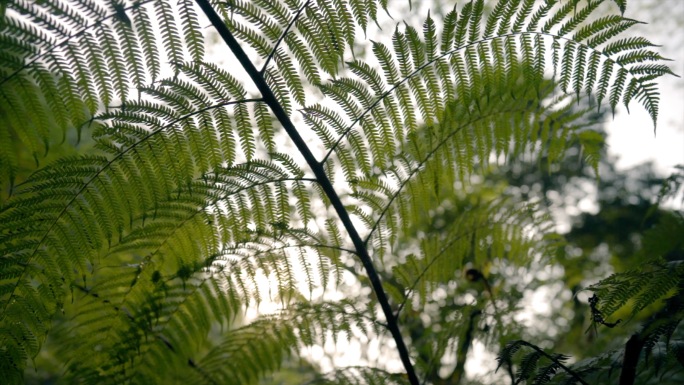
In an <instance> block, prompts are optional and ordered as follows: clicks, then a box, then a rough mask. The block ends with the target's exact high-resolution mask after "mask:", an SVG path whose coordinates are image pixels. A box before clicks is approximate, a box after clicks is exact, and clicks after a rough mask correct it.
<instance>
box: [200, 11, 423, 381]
mask: <svg viewBox="0 0 684 385" xmlns="http://www.w3.org/2000/svg"><path fill="white" fill-rule="evenodd" d="M195 1H196V2H197V4H198V5H199V6H200V8H201V9H202V11H203V12H204V13H205V14H206V15H207V18H209V21H210V22H211V24H212V25H213V26H214V28H216V31H217V32H218V33H219V35H220V36H221V38H222V39H223V41H224V42H225V43H226V44H227V45H228V47H229V48H230V50H231V51H232V53H233V55H235V57H236V58H237V59H238V61H239V62H240V64H241V65H242V67H243V68H244V69H245V71H247V74H248V75H249V77H250V78H251V79H252V81H253V82H254V84H255V85H256V86H257V88H258V89H259V91H260V92H261V94H262V96H263V100H264V102H265V103H266V104H267V105H268V106H269V107H270V108H271V110H272V111H273V114H274V115H275V117H276V118H277V119H278V121H279V122H280V124H281V125H282V126H283V129H284V130H285V132H287V134H288V136H289V137H290V139H291V140H292V142H293V143H294V144H295V146H297V149H298V150H299V152H300V153H301V154H302V156H303V157H304V160H306V163H307V164H308V165H309V167H310V168H311V171H313V173H314V175H315V176H316V179H317V180H318V183H319V184H320V186H321V189H323V191H324V192H325V194H326V196H327V197H328V199H329V200H330V203H331V205H332V206H333V208H334V209H335V211H336V212H337V215H338V216H339V218H340V220H341V221H342V223H343V224H344V227H345V229H346V230H347V233H348V234H349V237H350V238H351V240H352V243H353V244H354V248H355V249H356V251H357V254H358V256H359V259H360V260H361V263H362V264H363V267H364V268H365V270H366V274H368V279H369V280H370V282H371V285H372V286H373V290H374V291H375V295H376V296H377V298H378V302H379V303H380V306H381V307H382V311H383V313H384V314H385V318H386V319H387V329H388V330H389V331H390V333H391V334H392V338H393V339H394V342H395V343H396V345H397V351H398V353H399V357H400V358H401V362H402V364H403V365H404V368H405V369H406V374H407V376H408V379H409V382H410V383H411V385H419V384H420V382H419V381H418V377H417V376H416V372H415V370H414V369H413V364H412V363H411V358H410V356H409V352H408V348H407V347H406V344H405V343H404V339H403V337H402V335H401V331H400V330H399V325H398V324H397V320H396V318H395V317H394V314H392V308H391V306H390V304H389V300H388V298H387V294H386V293H385V290H384V289H383V288H382V283H381V282H380V277H379V276H378V273H377V271H376V270H375V266H373V262H372V261H371V257H370V255H369V254H368V249H366V246H365V244H364V242H363V240H362V239H361V236H360V235H359V233H358V232H357V231H356V228H355V227H354V224H353V223H352V221H351V218H350V217H349V213H348V212H347V209H346V208H345V207H344V204H343V203H342V200H340V197H339V196H338V195H337V192H336V191H335V189H334V188H333V185H332V183H331V182H330V179H329V178H328V175H327V174H326V173H325V169H324V168H323V166H322V164H321V163H320V162H318V161H317V160H316V158H315V157H314V155H313V153H311V150H310V149H309V147H308V146H307V144H306V142H305V141H304V139H303V138H302V137H301V136H300V135H299V132H297V129H296V128H295V126H294V124H293V123H292V120H290V117H289V116H288V115H287V113H286V112H285V110H284V109H283V107H282V105H281V104H280V103H279V102H278V100H277V99H276V97H275V95H274V94H273V91H272V90H271V87H269V85H268V84H267V83H266V80H264V77H263V76H262V75H261V73H260V72H259V70H257V69H256V67H255V66H254V64H253V63H252V61H251V60H250V59H249V57H248V56H247V54H246V53H245V51H244V50H243V49H242V47H240V44H239V43H238V41H237V40H236V39H235V37H233V34H232V33H231V32H230V30H229V29H228V28H227V27H226V25H225V24H224V23H223V20H221V17H220V16H219V15H218V14H217V13H216V11H215V10H214V8H213V7H212V6H211V4H209V1H208V0H195Z"/></svg>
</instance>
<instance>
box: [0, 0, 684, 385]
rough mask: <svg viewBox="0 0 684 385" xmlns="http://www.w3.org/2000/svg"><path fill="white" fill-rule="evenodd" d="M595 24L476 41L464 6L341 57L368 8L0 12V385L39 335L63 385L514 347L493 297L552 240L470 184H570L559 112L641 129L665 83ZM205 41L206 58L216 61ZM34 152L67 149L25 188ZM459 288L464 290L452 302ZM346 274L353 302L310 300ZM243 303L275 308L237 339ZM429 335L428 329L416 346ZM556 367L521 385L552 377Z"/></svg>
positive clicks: (502, 5)
mask: <svg viewBox="0 0 684 385" xmlns="http://www.w3.org/2000/svg"><path fill="white" fill-rule="evenodd" d="M615 3H616V4H617V5H618V6H619V7H620V9H621V10H622V11H624V7H625V2H624V1H616V2H615ZM601 6H608V5H603V2H601V1H590V2H586V3H584V2H580V3H578V2H555V1H547V2H545V3H540V4H535V1H531V0H530V1H515V2H510V1H501V2H499V3H497V4H495V5H494V7H493V8H492V10H491V14H489V16H485V14H484V2H483V1H473V2H469V3H467V4H465V5H464V6H463V7H462V8H458V9H454V10H452V11H450V12H448V13H446V14H445V15H444V17H443V18H440V19H438V20H435V19H433V17H431V16H430V14H428V15H427V17H426V18H424V22H423V24H422V27H421V28H418V29H417V28H415V27H412V26H411V25H409V24H406V25H403V26H398V27H397V28H396V29H395V30H394V31H393V32H392V31H389V32H387V31H385V32H383V33H387V34H388V35H389V34H391V41H387V42H383V41H380V40H369V43H368V44H367V45H366V46H367V48H368V49H367V50H364V49H363V46H359V45H357V41H358V40H359V39H361V34H360V32H364V34H366V35H370V34H373V33H374V32H373V31H372V30H374V29H375V24H377V23H378V19H379V18H382V17H385V16H384V15H383V11H386V9H387V2H378V3H376V2H373V1H368V2H361V1H350V2H346V1H342V0H339V1H306V2H298V1H289V0H287V1H282V2H276V1H272V0H264V1H254V2H240V1H228V2H211V3H210V2H208V1H204V0H198V1H196V4H195V3H193V2H191V1H187V0H180V1H178V2H177V3H175V4H170V3H169V2H166V1H152V0H150V1H135V2H130V3H124V2H120V1H103V2H98V1H84V2H74V3H71V2H62V1H54V2H37V3H25V2H21V1H16V2H14V1H13V2H9V3H8V4H7V7H2V8H1V9H2V16H3V17H2V24H1V26H0V27H1V29H0V30H1V31H2V33H1V34H0V36H1V37H0V39H2V42H3V44H2V51H1V55H0V69H1V70H2V71H1V72H0V75H1V76H2V80H1V81H0V87H1V88H0V92H1V95H2V98H3V104H2V105H0V110H1V111H0V117H1V118H2V119H3V120H2V125H1V126H0V127H2V132H1V133H0V135H1V137H2V138H3V139H4V140H3V141H2V142H1V143H2V144H0V154H2V158H1V160H2V161H1V162H0V167H1V169H2V170H3V179H2V181H3V182H2V183H4V185H3V186H5V191H6V193H5V194H6V195H3V201H2V208H1V211H0V226H1V227H0V237H1V238H0V251H1V252H2V255H3V265H2V275H1V276H0V280H1V283H2V285H1V286H0V299H1V302H0V306H2V313H1V314H0V339H1V340H2V344H1V345H0V365H2V366H1V367H0V373H1V374H2V378H3V380H4V381H5V382H8V383H15V382H21V381H22V376H23V372H24V368H25V366H26V363H27V361H30V360H32V359H33V358H34V357H36V355H37V354H38V353H39V352H40V351H41V349H42V346H43V345H44V341H45V338H46V337H47V336H48V335H49V336H50V338H54V339H55V343H58V344H59V345H60V350H59V354H58V355H57V357H59V359H60V360H62V362H64V368H65V370H64V373H63V375H62V380H63V381H65V382H76V381H79V382H84V383H126V382H131V383H157V382H183V383H187V382H203V383H205V382H209V383H240V384H245V383H254V382H257V381H258V380H259V378H261V377H263V376H264V375H266V374H268V373H272V372H274V371H277V370H278V368H279V367H280V365H281V363H282V362H283V361H284V360H285V359H286V357H288V356H289V355H291V354H293V353H295V352H296V351H297V349H298V348H300V347H302V346H307V345H309V346H310V345H314V344H321V343H323V342H324V341H325V340H326V339H330V338H339V336H340V335H341V334H344V333H347V334H351V333H354V332H355V331H361V332H362V333H363V334H364V335H366V336H368V337H370V338H383V339H387V340H391V341H392V345H393V347H394V348H393V349H391V350H388V351H387V352H388V353H392V354H393V355H394V356H395V357H396V360H397V361H398V362H401V364H402V366H403V372H404V373H405V374H392V373H389V371H395V370H393V369H392V368H391V367H389V366H388V367H374V366H361V367H352V368H336V370H334V371H332V372H330V373H327V374H326V375H325V376H324V377H321V378H318V379H316V381H318V382H326V381H330V382H334V383H339V382H352V383H353V382H373V381H375V382H378V381H381V382H385V383H389V382H407V381H408V382H409V383H411V384H418V383H419V382H420V379H429V380H431V381H432V382H438V380H439V378H437V377H436V376H435V374H434V373H433V372H434V370H435V362H437V361H438V360H442V359H443V358H444V356H445V355H448V354H449V352H453V351H455V352H457V353H456V355H457V358H463V357H458V355H459V354H460V355H461V356H463V354H464V353H465V352H466V351H467V345H468V344H467V343H465V344H464V341H465V342H469V341H468V340H469V339H470V338H472V336H473V335H474V334H473V333H475V331H476V327H477V328H479V329H478V333H479V330H481V331H482V332H483V333H482V334H481V335H482V336H483V337H484V338H483V340H484V341H485V342H486V343H487V344H488V345H491V347H492V349H493V350H496V346H497V345H499V341H504V340H508V339H511V337H517V336H518V335H520V333H521V329H520V327H519V326H518V325H517V324H516V323H515V322H514V318H513V317H512V314H513V313H512V312H513V310H515V304H516V300H517V296H518V294H517V293H516V292H515V291H513V292H510V293H512V295H510V296H508V295H503V294H502V293H504V292H505V291H504V290H503V288H505V285H504V284H505V283H506V282H512V281H511V280H512V277H508V276H506V275H505V274H504V273H502V272H506V271H507V268H509V267H513V266H516V265H518V264H524V263H527V262H529V261H540V260H541V258H542V256H549V255H551V253H550V251H551V250H554V249H555V247H556V246H558V244H559V242H558V241H559V237H558V236H557V235H555V234H553V233H552V232H550V225H551V222H550V221H549V218H548V217H547V216H545V212H544V210H543V208H542V207H541V206H540V205H539V204H537V203H535V202H528V204H525V205H520V204H519V202H517V201H516V200H515V199H513V198H512V197H510V196H508V195H507V194H503V193H502V191H503V189H502V188H503V186H500V185H496V184H495V183H491V182H490V181H489V180H488V179H487V178H488V177H489V175H491V174H492V173H493V170H496V169H497V168H498V167H499V166H500V165H501V164H509V165H511V164H516V163H518V162H519V161H521V160H522V159H544V161H545V162H548V164H556V163H557V162H560V161H562V160H563V159H564V156H565V154H566V151H567V150H568V149H569V148H571V147H572V146H573V145H575V146H579V148H581V150H582V151H581V154H583V157H584V159H585V160H586V161H588V162H589V164H591V165H593V166H594V167H596V166H597V164H598V163H597V162H598V155H599V152H600V151H599V150H600V146H599V144H600V141H601V140H600V136H597V135H596V134H595V133H593V132H592V131H591V124H592V122H591V121H590V120H587V119H586V116H587V113H589V111H593V110H594V109H593V107H592V108H591V109H583V108H577V107H575V104H574V103H575V100H576V99H578V98H580V97H583V96H584V95H586V94H588V93H590V92H591V91H592V90H595V96H596V99H597V101H598V104H601V102H604V101H605V102H608V104H609V105H610V106H611V107H612V108H613V109H614V108H615V107H616V106H617V105H618V104H619V103H624V104H625V105H629V103H630V101H632V100H636V101H638V102H640V103H641V104H642V105H644V106H645V108H646V110H647V111H648V112H649V114H651V116H652V118H653V120H654V122H655V120H656V118H657V113H658V93H657V89H656V85H655V83H654V82H655V80H656V79H657V78H659V77H660V76H662V75H666V74H671V72H670V70H669V69H668V68H667V67H665V66H664V65H662V64H661V63H660V62H661V60H662V57H660V55H658V54H657V53H656V52H654V51H652V50H651V49H650V48H649V47H651V46H653V44H651V43H650V42H649V41H647V40H646V39H643V38H640V37H629V36H627V37H621V36H620V33H622V32H623V31H625V30H627V29H628V28H629V27H630V26H632V25H634V24H636V21H634V20H631V19H626V18H623V17H621V16H617V15H613V16H607V17H599V18H592V17H591V16H592V15H593V14H595V12H597V9H599V8H600V7H601ZM198 14H200V15H203V16H202V17H198ZM205 17H206V19H207V20H208V22H209V23H210V24H211V26H212V27H213V28H212V29H211V31H213V30H215V31H216V32H218V40H220V41H222V42H223V43H225V45H226V46H227V47H228V49H225V50H219V51H218V52H217V53H216V58H217V59H214V55H207V54H206V52H205V45H204V41H205V39H206V38H207V37H210V38H216V36H215V35H210V36H205V35H208V34H209V32H207V30H206V29H203V28H201V25H202V24H204V23H205ZM421 29H422V30H421ZM156 30H158V31H159V33H156V32H155V31H156ZM236 38H237V39H239V41H240V42H242V45H241V44H240V42H239V41H238V40H237V39H236ZM245 49H246V51H247V52H245ZM228 50H229V51H230V52H231V53H232V55H233V56H234V58H235V60H233V61H230V60H229V62H228V63H226V62H224V61H222V60H223V57H225V56H227V55H226V53H227V52H228ZM547 56H548V57H547ZM547 59H550V60H547ZM547 62H548V63H547ZM238 67H239V68H242V70H243V71H244V72H245V75H242V74H237V70H236V68H238ZM547 69H548V70H549V71H550V70H553V72H554V74H556V75H557V77H556V81H557V85H558V86H559V88H560V89H561V90H563V91H567V92H568V93H569V95H563V94H554V93H553V90H554V89H555V88H554V87H555V86H556V83H553V82H549V81H547V80H546V79H545V75H546V70H547ZM247 79H249V80H247ZM59 133H61V134H62V136H64V137H69V136H77V137H81V136H85V137H87V138H89V139H88V140H89V141H88V143H90V140H92V143H93V145H92V148H86V149H84V153H83V154H82V155H77V156H62V154H60V153H57V154H55V155H54V156H55V157H56V160H55V161H53V162H51V163H50V164H49V165H47V166H43V167H41V166H40V165H39V161H40V160H41V158H43V154H45V153H48V154H49V153H50V149H51V147H54V146H53V144H54V141H55V136H58V135H57V134H59ZM74 133H76V135H74ZM287 143H292V144H293V145H294V147H292V146H291V145H289V144H287ZM27 154H30V157H32V158H34V159H35V160H36V163H37V166H36V167H35V171H34V172H33V173H32V174H31V175H30V176H29V177H26V172H25V170H22V169H21V166H22V165H24V164H25V161H24V159H25V158H26V157H27ZM431 226H432V227H435V228H438V229H439V231H430V230H431V229H430V227H431ZM467 263H470V264H471V265H472V266H474V268H475V269H476V270H474V271H475V273H473V271H471V274H470V275H468V276H469V277H470V278H471V280H472V281H473V283H474V284H476V285H479V287H474V288H473V289H472V290H471V289H464V286H462V285H459V284H458V280H459V279H461V278H460V277H462V273H463V271H464V270H466V272H467V267H468V266H469V265H466V264H467ZM350 269H351V270H353V271H355V272H356V274H357V276H358V277H360V276H361V275H360V274H359V273H358V271H361V269H362V271H363V274H364V276H365V277H366V278H365V280H366V281H365V283H366V284H367V285H368V286H369V287H372V289H373V295H372V296H370V297H367V298H346V299H342V300H330V299H328V298H326V292H330V290H334V288H335V287H336V285H337V284H338V283H339V282H340V281H341V280H342V279H343V277H344V275H345V274H346V273H345V272H347V271H349V270H350ZM492 272H499V273H498V277H495V276H493V275H492V274H491V273H492ZM676 272H677V274H680V273H681V272H680V271H679V270H676ZM509 275H513V274H509ZM634 276H635V277H636V276H639V273H636V274H635V275H634ZM485 280H486V281H485ZM265 287H267V288H266V289H265ZM672 287H676V284H675V285H674V286H671V287H670V288H672ZM440 289H441V292H442V294H439V295H437V294H436V293H438V292H440ZM660 289H661V288H659V289H658V290H660ZM597 290H598V291H599V292H600V295H601V297H605V296H606V295H604V293H605V291H606V290H607V291H608V292H609V291H610V289H605V290H604V291H601V290H602V289H601V288H599V287H597ZM658 290H656V289H655V288H654V289H653V292H652V293H650V296H651V297H653V298H657V297H659V296H662V295H665V294H667V292H662V293H661V292H660V291H658ZM668 290H669V289H668ZM467 291H472V293H470V295H471V299H468V297H467V295H465V294H468V293H465V292H467ZM462 293H463V294H464V295H460V294H462ZM454 294H459V295H458V296H454ZM637 294H638V293H637ZM616 298H618V299H617V300H616V301H618V302H616V303H619V301H622V300H625V299H626V298H627V297H624V296H623V297H616ZM446 299H448V300H449V301H451V302H452V303H453V306H451V304H449V306H442V310H441V313H440V310H439V309H437V308H438V307H439V306H440V304H441V302H442V301H446ZM260 303H276V304H278V305H279V309H278V311H277V312H275V314H270V315H264V316H260V317H257V318H256V319H253V320H247V319H244V316H245V314H246V310H247V309H250V308H252V307H253V305H254V304H260ZM435 305H437V306H435ZM445 305H446V304H445ZM602 309H603V311H604V312H605V314H606V316H608V315H610V314H609V313H610V312H609V311H608V310H606V309H605V308H602ZM638 310H642V309H638ZM659 314H660V313H659ZM662 314H665V313H662ZM672 314H675V315H676V314H678V313H676V312H675V313H668V314H667V317H665V318H666V319H668V320H670V319H673V317H674V316H673V315H672ZM437 315H439V317H442V319H441V321H443V322H441V323H440V324H439V326H440V329H439V330H437V328H435V327H434V326H431V327H430V328H429V329H426V330H425V331H423V332H422V333H419V334H416V333H417V331H419V329H420V327H425V326H426V324H429V323H426V322H423V325H421V324H420V322H419V321H418V320H420V321H423V319H426V318H427V319H432V318H433V317H436V316H437ZM663 317H664V316H663ZM668 317H669V318H668ZM661 318H662V317H661ZM55 319H61V322H60V323H59V325H58V326H59V327H58V328H56V329H55V330H50V329H51V326H52V325H53V320H55ZM478 319H479V321H477V320H478ZM476 322H479V323H478V324H477V325H476ZM668 322H669V321H668ZM670 324H671V323H668V325H670ZM48 331H50V333H49V334H48ZM425 333H431V334H432V335H434V337H435V341H436V342H434V343H430V342H428V341H421V338H422V337H424V335H425ZM671 334H672V333H669V334H668V333H660V334H658V335H659V336H660V335H671ZM652 335H654V333H646V334H643V335H642V336H641V337H639V338H642V337H643V338H642V339H648V338H651V336H652ZM639 338H637V342H638V343H639V344H641V345H644V346H647V344H643V343H642V342H641V341H642V340H641V339H639ZM407 341H408V342H410V343H407ZM459 341H460V342H459ZM649 341H650V340H649ZM459 343H460V345H459ZM516 347H517V348H516ZM520 347H524V348H531V349H533V350H534V351H536V352H538V354H537V355H538V357H537V359H538V358H540V357H541V356H543V355H544V354H546V353H544V354H542V353H539V352H540V350H539V348H537V347H536V346H534V345H531V344H529V343H525V344H522V343H518V344H517V345H516V344H511V345H508V346H507V347H506V348H505V349H503V350H502V352H501V355H500V360H501V362H505V363H508V364H512V361H513V358H514V356H513V354H514V350H516V349H517V350H520ZM535 349H536V350H535ZM526 357H530V356H529V355H528V356H526ZM545 357H547V358H549V357H553V356H551V355H549V354H546V356H545ZM555 357H560V356H555ZM637 358H638V357H637ZM462 362H463V359H459V360H458V361H457V363H456V367H455V369H454V370H453V371H452V373H451V374H449V375H448V376H447V377H449V378H447V379H448V380H450V381H451V380H453V381H459V380H460V379H461V378H462V376H463V367H462ZM531 363H536V360H532V359H530V358H527V359H523V361H522V362H521V363H520V364H519V365H518V364H516V365H517V367H519V370H518V374H517V375H515V374H513V375H512V376H514V377H513V379H521V378H524V377H525V376H526V375H528V374H530V375H531V374H533V372H534V370H532V369H533V368H532V367H531V366H530V365H531ZM560 363H561V362H560V360H559V359H558V358H555V361H554V360H553V359H552V364H551V365H549V366H547V367H545V368H541V369H542V372H541V373H539V374H536V377H537V378H538V379H540V382H541V381H543V380H550V379H551V376H550V373H552V372H554V371H558V370H559V369H563V370H565V376H566V377H563V378H560V377H559V378H560V379H561V380H563V379H564V378H569V377H568V376H569V375H570V377H572V378H577V377H578V376H577V373H576V372H571V371H569V369H568V368H567V367H563V366H560ZM459 365H460V366H459ZM554 365H555V366H554ZM509 366H510V365H509ZM587 367H588V368H589V369H591V370H594V371H596V370H597V367H596V366H592V365H585V366H583V367H581V369H582V370H584V372H589V369H587ZM531 368H532V369H531ZM585 369H586V370H585ZM513 372H514V368H513V367H510V370H509V373H513ZM584 372H583V373H584ZM441 378H444V376H441ZM556 379H558V378H556Z"/></svg>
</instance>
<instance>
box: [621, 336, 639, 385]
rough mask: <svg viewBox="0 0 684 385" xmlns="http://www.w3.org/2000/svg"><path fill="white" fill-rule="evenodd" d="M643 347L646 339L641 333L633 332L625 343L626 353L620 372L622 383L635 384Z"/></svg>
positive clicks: (622, 384)
mask: <svg viewBox="0 0 684 385" xmlns="http://www.w3.org/2000/svg"><path fill="white" fill-rule="evenodd" d="M643 347H644V340H643V339H642V338H641V336H639V334H633V335H632V337H631V338H630V339H629V340H628V341H627V343H626V344H625V355H624V357H623V359H622V371H621V372H620V385H634V380H635V379H636V369H637V364H638V363H639V355H640V354H641V349H642V348H643Z"/></svg>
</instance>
